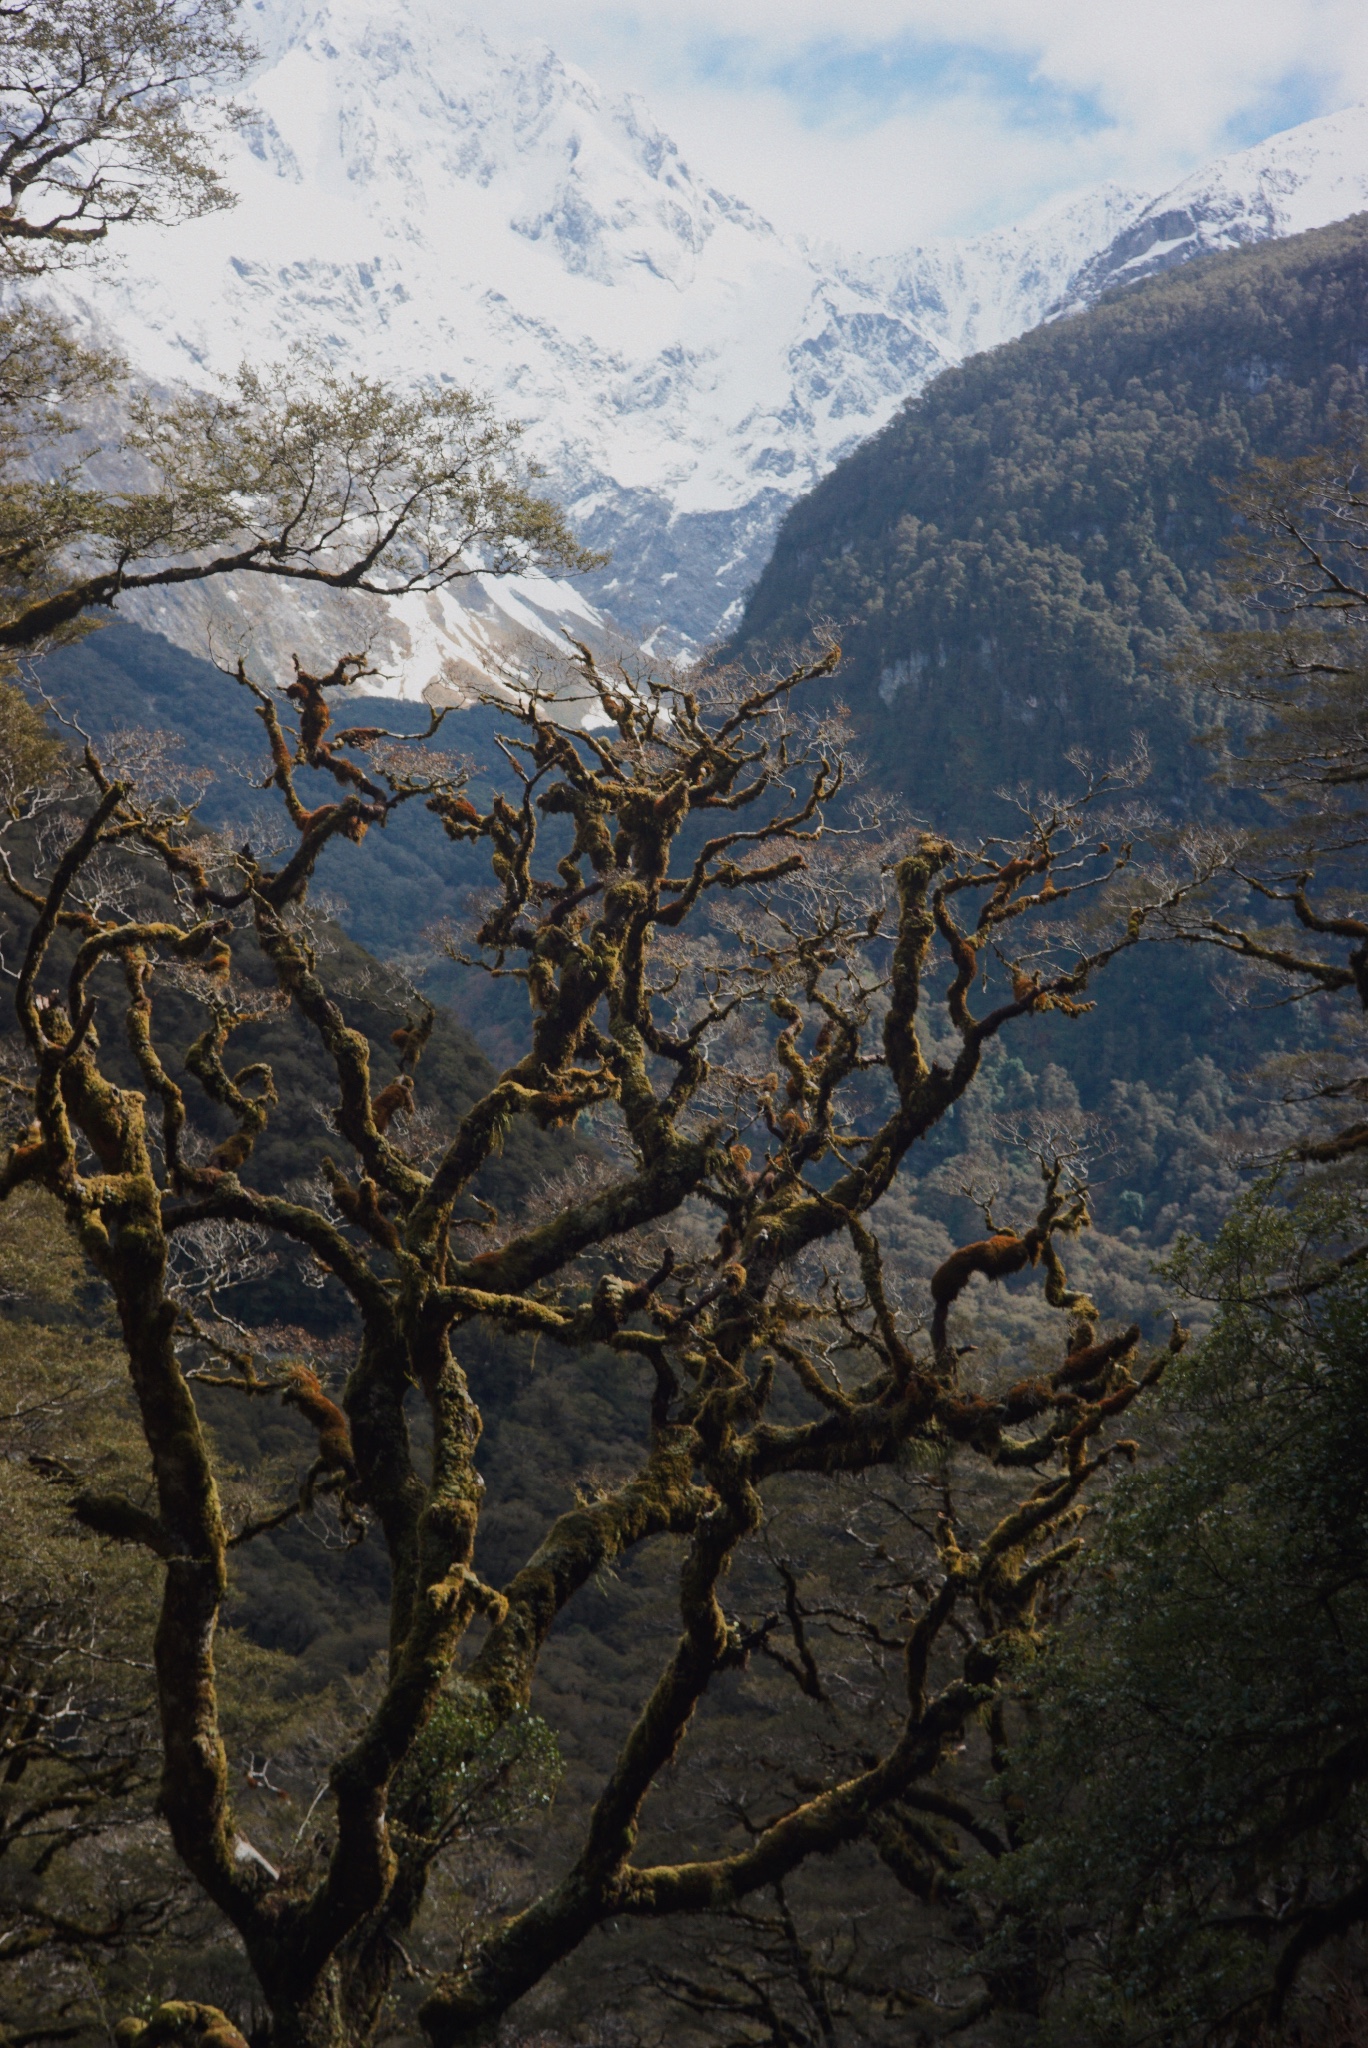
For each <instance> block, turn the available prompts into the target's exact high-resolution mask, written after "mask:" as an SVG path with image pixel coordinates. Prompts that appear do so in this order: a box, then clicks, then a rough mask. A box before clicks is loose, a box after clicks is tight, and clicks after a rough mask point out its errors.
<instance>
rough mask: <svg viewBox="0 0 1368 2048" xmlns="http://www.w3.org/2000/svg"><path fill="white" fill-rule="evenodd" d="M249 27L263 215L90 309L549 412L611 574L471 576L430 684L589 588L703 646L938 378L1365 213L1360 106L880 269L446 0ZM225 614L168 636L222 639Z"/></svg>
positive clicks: (166, 368) (399, 644)
mask: <svg viewBox="0 0 1368 2048" xmlns="http://www.w3.org/2000/svg"><path fill="white" fill-rule="evenodd" d="M255 33H256V35H257V39H258V41H259V42H260V44H261V45H262V48H263V61H262V64H261V66H260V68H259V70H258V73H257V75H256V77H255V79H254V80H253V82H252V85H251V87H250V90H249V91H248V92H247V94H246V95H245V98H246V102H247V105H248V108H249V114H250V118H249V120H248V122H247V124H246V125H245V127H244V128H243V129H242V131H241V133H240V136H239V137H238V139H237V142H236V144H235V160H234V161H233V162H232V163H231V164H230V166H229V169H230V175H231V178H232V181H233V183H234V185H235V188H236V189H237V191H238V192H239V193H240V195H241V203H240V205H239V206H238V207H237V209H236V210H235V211H233V212H232V213H229V214H225V215H222V216H218V217H216V218H213V219H210V220H206V221H202V222H198V223H195V224H193V225H190V226H185V227H180V228H177V229H175V230H172V231H166V230H154V229H147V230H139V231H137V233H136V234H134V235H132V236H131V237H130V238H129V239H128V241H127V244H126V248H127V254H126V256H125V258H124V260H123V262H122V264H121V265H119V266H117V267H113V268H111V269H110V270H109V271H108V272H107V273H106V274H104V275H102V276H100V277H99V278H98V279H96V278H92V279H89V280H86V281H84V283H83V285H82V286H81V288H80V290H79V292H76V293H73V294H72V296H71V299H70V303H71V304H72V305H73V307H74V308H75V310H77V311H78V312H80V313H82V314H83V315H85V316H86V317H88V318H89V319H90V320H91V321H93V322H94V323H96V324H97V325H99V326H100V327H102V328H104V329H106V330H108V331H111V332H112V333H113V335H114V336H115V337H116V338H117V340H118V341H119V342H120V344H121V345H122V347H123V348H124V350H125V352H126V353H127V354H128V356H129V357H130V359H131V360H132V362H133V363H134V364H135V366H136V367H137V369H138V371H139V372H140V373H141V374H143V375H145V376H146V377H148V378H150V379H153V380H156V381H161V382H174V381H183V380H191V381H193V380H195V379H197V378H201V377H203V376H204V375H205V374H206V372H210V371H213V370H221V369H227V368H230V367H232V366H233V365H234V364H235V363H236V361H237V360H238V359H239V358H240V357H242V356H244V355H247V354H250V355H252V356H254V357H257V358H260V357H262V356H263V355H267V356H269V355H278V354H280V353H283V352H284V351H285V350H286V349H288V348H289V347H291V346H293V345H297V344H301V343H305V342H307V343H309V344H310V345H312V346H316V347H320V348H322V349H324V350H326V351H327V353H328V354H329V355H330V356H332V357H333V358H334V359H336V360H338V361H340V362H343V363H346V364H348V365H351V366H354V367H356V368H359V369H364V370H368V371H372V372H376V373H382V374H385V375H388V376H398V377H401V378H404V377H419V378H438V379H455V380H459V381H462V382H467V383H471V384H474V385H477V386H479V387H480V388H482V389H484V390H486V391H488V392H490V393H491V394H492V395H493V396H494V397H495V398H496V399H497V400H498V402H499V403H500V405H501V406H502V407H503V408H505V409H506V410H507V411H509V412H512V413H514V414H515V415H517V416H518V417H520V418H521V419H523V420H524V421H525V422H526V424H527V427H528V433H529V440H530V444H531V446H532V448H533V450H534V451H535V453H536V454H537V455H538V456H539V457H540V459H541V460H542V461H543V462H544V463H545V464H546V465H547V467H548V469H549V471H550V473H551V477H552V480H553V482H554V484H555V485H556V487H557V488H558V489H559V490H560V492H561V493H562V494H563V495H564V497H565V499H566V500H567V502H568V503H569V504H570V506H571V507H572V509H573V512H574V515H575V518H576V520H577V522H578V525H579V527H580V530H581V531H582V533H583V534H584V537H585V538H586V539H587V540H589V541H591V542H593V543H594V544H596V545H604V546H609V547H611V549H612V551H613V563H612V566H611V567H610V568H609V569H608V570H607V571H606V572H604V574H603V575H602V576H600V577H598V578H596V579H591V581H590V582H589V584H588V585H587V586H585V587H584V588H583V589H582V590H581V591H580V593H579V594H578V596H577V597H576V598H575V599H573V600H571V599H570V598H569V597H568V596H567V594H566V593H565V592H564V591H558V590H556V589H555V588H554V587H544V588H543V589H541V590H539V591H524V592H521V593H516V594H507V595H506V596H504V597H501V596H500V595H499V594H498V593H486V594H484V595H478V594H477V595H476V596H475V598H474V601H473V604H471V603H466V602H464V601H463V602H462V603H461V604H456V603H455V602H451V603H445V604H438V605H436V606H435V607H432V606H429V607H428V608H427V609H426V611H425V612H424V616H423V618H422V619H421V620H419V619H417V618H415V619H414V620H413V621H410V622H407V623H406V622H405V621H404V620H403V619H396V620H394V621H393V622H392V627H393V631H392V633H391V636H390V637H391V640H392V643H393V653H394V658H395V660H396V661H397V663H398V665H399V667H400V668H401V669H402V670H403V671H404V681H405V686H406V687H407V688H409V689H416V688H419V687H421V686H422V684H423V682H424V681H425V680H426V676H425V675H423V676H420V675H419V674H418V673H417V671H418V670H419V669H432V668H433V665H434V663H435V664H437V665H438V666H440V664H441V662H442V661H455V662H456V663H457V664H458V665H459V663H460V662H462V661H467V660H469V661H473V662H474V663H475V664H476V666H477V667H478V665H479V662H480V660H481V659H482V655H481V649H487V648H488V647H490V646H493V645H494V644H495V643H497V642H499V641H500V636H505V637H506V635H507V633H508V632H510V631H515V630H520V629H524V628H525V629H527V630H531V631H533V632H545V631H547V630H550V629H551V627H552V625H553V624H554V621H555V620H556V618H557V617H559V615H560V611H561V609H562V607H563V606H564V605H566V604H572V605H573V606H574V607H575V608H576V613H577V616H578V617H579V619H580V622H581V625H583V622H584V605H585V600H586V599H587V600H588V601H589V604H590V605H591V606H592V607H597V608H598V609H599V610H601V611H602V612H604V613H607V614H610V615H612V616H613V617H614V618H615V619H616V620H617V621H618V622H619V623H620V624H621V625H622V626H624V627H625V628H627V629H628V630H630V632H631V633H632V634H633V635H635V636H637V637H649V636H651V635H653V634H657V633H658V634H659V635H660V636H661V639H660V644H662V645H668V644H674V645H679V644H681V643H683V644H688V643H694V644H697V643H699V642H703V641H706V640H707V639H709V638H710V637H712V636H714V635H715V634H717V633H719V632H720V631H722V630H724V629H725V628H726V626H727V625H728V624H729V623H731V621H732V620H734V618H735V617H736V616H737V614H738V606H739V601H740V599H741V598H742V596H743V594H744V592H745V591H746V589H747V588H748V587H749V585H750V584H751V583H752V582H753V581H754V579H755V577H756V575H757V574H758V572H759V570H760V568H761V567H762V565H763V563H764V561H765V559H766V557H767V555H768V552H769V549H770V546H771V543H772V539H773V535H774V531H775V528H776V526H777V523H778V521H779V519H780V517H781V516H782V514H783V512H784V510H785V509H786V508H787V506H788V505H789V504H791V503H792V502H793V500H794V499H795V498H796V497H798V496H800V495H801V494H802V493H803V492H805V491H806V490H808V489H809V488H810V487H811V486H812V485H813V483H815V482H816V481H817V479H818V478H819V477H820V476H822V475H823V474H825V473H826V472H827V471H828V470H829V469H830V468H831V466H832V465H833V464H834V463H835V462H836V461H837V460H838V459H839V458H840V457H841V456H842V455H844V454H845V453H847V452H848V451H849V450H850V449H851V448H852V447H853V446H854V445H855V444H856V443H857V442H858V441H860V440H861V439H863V438H864V437H865V436H866V435H868V434H869V433H871V432H872V431H874V430H875V429H876V428H878V427H879V426H881V425H882V424H883V423H884V421H885V420H886V419H887V418H888V417H889V416H890V414H891V413H892V412H893V410H894V409H895V408H896V406H897V405H898V403H899V402H900V401H901V400H902V399H903V398H905V397H906V396H908V395H909V394H910V393H913V392H915V391H917V390H918V389H920V388H921V387H922V385H924V384H925V383H926V381H927V380H928V379H929V378H930V377H932V376H933V375H934V374H935V373H936V372H937V371H938V370H940V369H941V368H943V367H945V366H946V365H948V364H951V363H955V362H958V361H960V360H962V359H963V357H964V356H965V355H967V354H970V353H973V352H974V351H977V350H980V349H983V348H985V347H991V346H993V345H995V344H996V343H998V342H1000V341H1003V340H1006V339H1008V338H1009V337H1010V336H1012V335H1014V334H1017V333H1020V332H1022V331H1023V330H1024V329H1026V328H1028V327H1031V326H1033V325H1035V324H1037V323H1038V322H1040V321H1041V320H1042V319H1044V318H1047V317H1049V316H1051V315H1053V314H1058V313H1060V312H1062V311H1065V310H1067V309H1069V308H1070V307H1074V306H1077V305H1080V304H1086V303H1088V302H1089V301H1090V300H1091V299H1093V298H1095V297H1096V296H1097V295H1098V294H1099V293H1100V292H1102V291H1105V290H1106V289H1108V288H1109V287H1110V286H1112V285H1114V284H1116V283H1119V282H1124V281H1126V280H1127V279H1129V278H1131V277H1135V276H1140V275H1144V274H1146V273H1147V272H1148V271H1150V270H1152V269H1154V268H1157V267H1160V266H1162V265H1164V264H1168V263H1173V262H1179V261H1182V260H1183V259H1184V257H1185V256H1186V255H1189V254H1193V253H1197V252H1198V251H1200V250H1204V249H1208V248H1217V247H1228V246H1233V245H1234V244H1236V243H1239V242H1241V241H1250V240H1257V239H1260V238H1262V237H1265V236H1268V235H1278V234H1286V233H1289V232H1292V231H1294V230H1295V229H1297V228H1301V227H1306V226H1311V225H1315V224H1318V223H1320V222H1322V221H1326V220H1331V219H1335V218H1338V217H1340V216H1342V215H1344V214H1347V213H1350V212H1352V211H1354V210H1356V209H1357V208H1358V207H1360V206H1363V205H1365V204H1368V113H1365V111H1364V110H1362V109H1358V110H1353V111H1352V112H1350V113H1348V114H1344V115H1336V116H1333V117H1331V118H1330V119H1329V120H1326V121H1319V122H1312V123H1309V124H1307V125H1306V126H1305V127H1303V128H1300V129H1295V130H1292V131H1290V132H1289V134H1287V135H1285V136H1281V137H1275V138H1273V139H1272V141H1270V142H1268V143H1265V144H1262V145H1260V146H1259V148H1257V149H1254V150H1249V151H1245V152H1243V153H1242V154H1241V155H1239V156H1236V157H1231V158H1228V159H1225V160H1223V161H1222V162H1221V163H1219V164H1217V165H1215V166H1213V167H1212V168H1211V169H1210V170H1209V171H1207V172H1206V173H1203V174H1202V175H1201V176H1200V177H1197V178H1194V179H1190V180H1188V181H1186V183H1185V184H1184V185H1182V186H1180V187H1179V188H1177V190H1176V191H1175V192H1173V193H1170V194H1166V195H1164V196H1162V197H1160V198H1157V199H1152V198H1151V197H1150V196H1149V195H1147V194H1142V193H1132V192H1125V191H1121V190H1119V189H1117V188H1115V187H1106V188H1103V189H1101V190H1099V191H1096V192H1093V193H1089V194H1086V195H1084V197H1083V198H1082V199H1080V200H1077V201H1075V202H1074V203H1072V204H1070V205H1069V206H1067V207H1065V208H1062V209H1059V210H1056V211H1055V212H1053V213H1052V214H1049V215H1047V216H1045V217H1043V218H1038V219H1035V220H1033V221H1031V222H1028V223H1026V224H1024V225H1022V226H1019V227H1013V228H1009V229H1005V230H999V231H996V232H994V233H992V234H988V235H984V236H980V237H978V238H976V239H974V240H970V241H965V242H963V243H958V244H938V245H932V246H927V247H922V248H917V249H913V250H910V251H908V252H907V253H906V254H905V255H904V256H902V257H900V258H897V259H882V260H880V261H877V262H871V261H866V260H862V259H857V258H855V257H853V256H849V255H846V254H843V253H842V252H840V251H838V250H833V249H831V248H828V247H818V246H816V245H808V244H805V243H803V242H800V241H795V240H793V239H790V238H786V237H784V236H781V235H779V234H778V233H777V232H776V231H775V230H774V229H773V228H772V227H771V226H770V225H769V223H768V222H767V221H765V220H764V219H763V218H761V217H760V216H759V215H758V214H757V213H756V212H755V211H754V210H753V209H751V208H750V207H749V206H747V205H746V204H745V203H744V201H743V200H741V199H738V198H734V197H732V196H730V195H728V194H726V193H722V192H719V191H717V190H715V189H714V188H713V187H712V186H710V185H709V184H708V183H707V182H706V180H705V179H704V178H703V177H702V176H700V175H699V174H698V173H697V172H695V170H694V169H693V168H691V167H690V165H688V164H687V163H686V162H685V161H684V160H683V159H682V157H681V156H680V154H679V151H678V150H677V149H676V147H675V145H674V144H673V143H672V142H671V140H670V138H669V137H668V136H667V135H665V134H663V133H662V132H661V130H660V129H659V128H658V127H657V126H656V124H655V123H654V121H653V120H652V119H651V116H650V114H649V112H648V110H647V109H646V107H645V106H644V105H643V104H642V102H641V101H640V100H639V99H637V98H635V97H633V96H628V97H626V98H614V97H611V96H610V95H608V94H605V93H604V92H602V91H601V90H600V89H599V88H598V87H597V86H596V85H595V83H594V82H593V81H592V80H591V79H590V78H588V77H586V76H585V75H584V74H583V73H582V72H580V71H578V70H576V69H575V68H574V67H573V66H570V65H567V64H565V63H562V62H561V60H560V59H559V58H558V57H557V56H556V55H555V53H554V52H553V51H552V50H550V49H548V48H547V47H545V46H544V45H540V44H538V45H530V46H524V47H519V48H516V49H513V48H503V47H500V46H499V45H497V44H496V43H495V42H493V41H491V40H490V39H489V38H487V37H486V36H484V35H482V34H481V33H479V32H478V31H476V30H474V29H471V28H469V27H463V26H460V25H453V24H452V22H451V20H450V17H449V15H448V14H447V11H446V10H445V8H444V7H443V5H442V4H441V0H395V4H393V5H391V6H389V7H387V8H386V9H384V10H378V9H376V8H375V7H374V6H373V5H372V4H370V0H322V4H318V0H258V6H257V9H256V15H255ZM202 611H203V607H202V606H200V607H199V609H198V610H197V609H195V607H194V606H192V605H189V604H184V605H182V606H181V607H180V608H179V609H177V608H176V607H175V606H173V607H172V608H171V609H170V610H169V611H167V612H166V613H163V614H158V615H157V616H156V617H153V616H151V615H150V614H149V616H148V617H147V618H145V619H143V620H142V623H145V624H149V625H153V626H156V627H157V628H158V629H159V630H162V631H165V632H167V633H169V634H170V635H172V636H173V637H177V638H181V639H182V640H184V641H185V642H186V644H192V643H193V644H195V645H196V646H197V649H198V648H202V645H203V632H204V624H205V621H204V618H203V616H202ZM510 622H511V623H510ZM254 630H257V631H258V632H259V633H264V634H265V635H266V637H267V638H268V639H269V638H270V637H271V626H270V621H269V620H265V619H263V620H261V621H259V622H257V626H256V628H255V629H254Z"/></svg>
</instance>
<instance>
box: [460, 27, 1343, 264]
mask: <svg viewBox="0 0 1368 2048" xmlns="http://www.w3.org/2000/svg"><path fill="white" fill-rule="evenodd" d="M458 4H460V5H461V7H462V11H466V12H468V13H469V14H470V16H471V18H473V19H475V20H478V21H480V22H481V24H482V25H483V26H485V27H486V28H487V29H488V30H490V31H491V32H492V33H493V34H494V35H495V36H496V37H497V38H498V39H500V40H504V39H507V38H508V37H510V36H512V35H516V34H518V33H520V32H521V33H527V34H535V35H540V36H543V37H545V38H546V40H547V41H548V42H550V43H551V44H552V45H553V46H554V47H555V48H556V49H557V50H558V51H559V52H560V54H561V55H562V56H564V57H567V58H569V59H571V60H572V61H573V62H575V63H577V64H580V65H582V66H583V67H584V69H586V70H587V71H589V72H591V73H593V75H594V76H595V77H597V78H598V79H599V80H600V81H601V82H602V83H603V84H605V85H608V86H611V87H614V88H617V89H621V88H624V87H632V88H635V89H636V90H637V91H639V92H641V93H643V94H644V95H645V96H646V98H647V99H648V100H649V102H650V104H651V106H652V108H653V110H654V112H655V113H656V115H657V118H658V119H659V120H660V121H661V123H662V125H663V126H664V127H665V128H666V129H668V130H669V132H670V133H671V134H672V135H673V136H674V137H675V139H676V140H677V141H678V142H679V144H680V145H681V147H682V148H683V150H684V152H685V154H686V155H687V156H688V157H689V158H690V160H691V162H693V164H694V165H695V167H696V168H697V169H698V170H700V171H702V172H704V173H706V174H707V175H708V176H709V177H711V178H712V179H713V180H714V181H715V182H717V183H720V184H724V185H726V186H728V187H730V188H731V189H732V190H734V191H737V192H739V193H741V194H742V195H743V196H744V197H746V198H748V199H750V200H751V201H752V202H753V203H754V204H756V205H758V206H760V207H762V208H763V209H764V210H765V211H766V212H768V213H769V214H770V216H771V218H773V219H774V220H775V221H776V222H777V224H778V225H780V226H781V227H784V228H792V229H796V230H799V231H801V232H806V233H808V234H815V235H824V234H825V235H830V236H832V237H833V238H835V239H838V240H840V241H842V242H845V243H847V244H862V245H863V246H865V247H867V248H881V247H892V246H896V245H898V244H904V243H906V242H907V241H909V240H910V239H914V238H916V237H919V236H922V235H931V234H943V233H951V234H959V233H965V232H972V231H974V230H975V229H977V228H980V227H989V226H995V225H997V224H999V223H1001V222H1004V221H1012V220H1019V219H1021V218H1022V217H1023V216H1025V215H1027V214H1028V213H1030V212H1031V211H1032V210H1033V209H1034V208H1036V207H1038V206H1040V205H1042V204H1048V203H1049V202H1050V201H1052V200H1056V199H1058V198H1060V197H1062V196H1064V195H1066V194H1068V193H1070V192H1073V191H1075V190H1077V189H1079V188H1081V187H1082V186H1085V185H1090V184H1094V183H1096V182H1098V181H1099V180H1101V179H1104V178H1114V179H1116V180H1117V181H1118V182H1120V183H1123V184H1127V185H1134V186H1138V187H1140V188H1142V189H1143V190H1146V191H1149V192H1157V191H1161V190H1162V189H1163V188H1164V187H1165V186H1166V185H1168V184H1171V183H1173V182H1175V180H1176V179H1178V178H1180V177H1182V176H1183V175H1184V174H1185V173H1186V172H1188V171H1189V170H1192V169H1195V168H1196V167H1197V166H1198V165H1200V164H1201V163H1202V162H1204V161H1205V160H1206V159H1207V158H1209V157H1212V156H1215V155H1219V154H1221V153H1222V152H1224V151H1226V150H1229V149H1236V148H1240V147H1243V146H1244V145H1245V144H1247V143H1250V142H1255V141H1258V140H1261V139H1262V138H1263V137H1264V136H1266V135H1270V134H1272V133H1274V132H1275V131H1276V130H1278V129H1280V128H1287V127H1291V126H1292V125H1293V124H1295V123H1296V122H1299V121H1304V120H1309V119H1310V118H1312V117H1313V116H1314V115H1316V114H1321V113H1328V112H1331V111H1333V110H1334V109H1335V108H1337V107H1342V106H1346V105H1349V104H1351V103H1352V102H1355V101H1358V100H1362V99H1365V98H1368V0H499V5H498V6H497V7H494V6H492V5H491V4H490V0H458Z"/></svg>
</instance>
